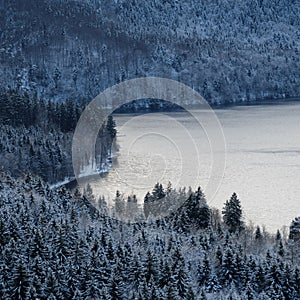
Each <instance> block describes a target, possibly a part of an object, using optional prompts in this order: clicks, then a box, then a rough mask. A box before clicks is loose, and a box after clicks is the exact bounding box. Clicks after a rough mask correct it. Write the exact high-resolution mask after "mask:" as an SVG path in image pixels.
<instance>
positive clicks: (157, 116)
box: [90, 102, 300, 232]
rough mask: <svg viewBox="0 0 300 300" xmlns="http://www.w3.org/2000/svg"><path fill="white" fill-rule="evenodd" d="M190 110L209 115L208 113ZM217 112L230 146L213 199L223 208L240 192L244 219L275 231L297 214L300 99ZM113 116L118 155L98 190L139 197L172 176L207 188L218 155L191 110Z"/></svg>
mask: <svg viewBox="0 0 300 300" xmlns="http://www.w3.org/2000/svg"><path fill="white" fill-rule="evenodd" d="M193 113H194V114H197V115H198V116H200V119H201V118H202V119H203V120H205V118H206V113H205V111H200V110H193ZM215 113H216V115H217V117H218V118H219V121H220V123H221V125H222V129H223V132H224V136H225V140H226V148H227V151H226V166H225V170H224V174H223V178H222V181H221V184H220V187H219V189H218V191H216V193H215V196H214V198H213V199H210V201H209V204H210V205H211V206H215V207H217V208H219V209H222V207H223V203H224V202H225V200H226V199H228V198H229V197H230V196H231V194H232V193H233V192H236V193H237V194H238V196H239V198H240V200H241V202H242V205H243V209H244V211H245V217H246V221H248V222H249V220H252V221H253V222H254V223H255V224H258V225H265V226H266V228H267V229H268V230H270V231H272V232H275V230H276V229H277V228H278V229H280V228H282V226H284V225H289V224H290V222H291V220H292V219H293V218H294V217H296V216H299V215H300V102H298V103H297V102H289V103H286V104H280V105H258V106H236V107H232V108H226V109H218V110H215ZM115 119H116V122H117V126H118V138H117V141H118V144H119V152H118V158H117V161H116V162H115V164H114V166H113V167H112V169H111V170H110V171H109V173H108V174H106V175H105V176H104V177H102V178H100V177H99V178H98V177H97V178H94V179H93V180H92V181H90V183H91V185H92V188H93V191H94V193H95V194H96V195H100V194H104V195H106V197H110V198H112V197H113V195H114V194H115V191H116V190H117V189H118V190H120V191H122V192H124V193H125V194H130V193H135V194H137V196H138V197H139V198H140V201H142V199H143V196H144V195H145V193H146V192H147V191H151V190H152V188H153V186H154V184H155V183H156V182H157V181H159V182H162V183H163V184H167V182H168V181H169V180H170V181H171V182H172V183H173V186H175V187H178V186H184V185H186V186H188V185H191V186H192V187H193V189H195V188H196V187H197V185H201V186H202V187H203V189H204V191H205V188H206V187H207V185H208V183H209V180H210V177H211V176H212V175H211V169H212V163H213V160H214V159H216V157H218V155H219V154H218V153H213V151H212V150H211V147H210V146H211V144H210V142H211V141H210V138H209V137H207V135H206V133H205V131H204V130H203V129H201V127H200V126H199V124H198V123H196V122H195V120H194V119H193V118H192V117H191V116H189V115H187V114H185V113H168V114H162V113H152V114H146V115H116V116H115ZM195 145H198V146H197V147H195ZM197 149H198V153H199V155H198V156H197ZM197 157H198V158H199V160H198V159H197ZM219 175H220V176H221V175H222V174H219Z"/></svg>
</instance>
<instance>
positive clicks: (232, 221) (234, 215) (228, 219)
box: [222, 193, 244, 233]
mask: <svg viewBox="0 0 300 300" xmlns="http://www.w3.org/2000/svg"><path fill="white" fill-rule="evenodd" d="M222 213H223V220H224V223H225V224H226V225H227V227H228V230H229V232H231V233H233V232H239V231H241V230H242V229H243V228H244V222H243V211H242V208H241V202H240V200H239V199H238V197H237V195H236V193H233V194H232V196H231V197H230V199H229V200H227V201H226V203H225V205H224V208H223V211H222Z"/></svg>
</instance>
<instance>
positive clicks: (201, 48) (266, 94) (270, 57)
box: [0, 0, 300, 103]
mask: <svg viewBox="0 0 300 300" xmlns="http://www.w3.org/2000/svg"><path fill="white" fill-rule="evenodd" d="M0 11H1V16H2V17H1V20H0V28H1V48H0V66H1V67H0V75H1V78H5V80H3V81H1V87H5V88H7V87H8V86H11V87H14V88H16V89H20V90H23V91H24V90H25V91H28V92H29V93H35V92H37V93H38V95H42V96H43V97H45V98H47V99H53V98H56V99H62V98H72V99H82V98H83V99H92V98H94V97H95V96H96V95H98V94H99V92H100V91H102V90H103V89H105V88H107V87H109V86H112V85H113V84H115V83H118V82H120V81H123V80H125V79H129V78H134V77H141V76H159V77H166V78H172V79H175V80H179V81H181V82H183V83H186V84H188V85H189V86H191V87H193V88H194V89H196V90H197V91H199V92H200V93H201V94H202V95H203V96H204V97H205V98H206V99H208V100H209V101H210V102H211V103H224V102H236V101H241V100H243V101H255V100H257V99H264V98H278V97H293V96H299V94H300V90H299V86H300V85H299V81H300V77H299V76H300V74H299V67H300V59H299V51H300V42H299V41H300V38H299V37H300V29H299V25H300V23H299V14H300V5H299V1H292V0H282V1H275V0H263V1H261V0H258V1H252V0H246V1H245V0H244V1H242V0H238V1H237V0H226V1H222V2H221V1H219V0H212V1H210V2H209V4H208V3H207V1H203V0H202V1H195V0H187V1H184V2H182V1H177V0H168V1H161V0H151V1H142V2H140V3H138V2H137V1H135V0H132V1H127V0H126V1H125V0H122V1H107V0H105V1H96V0H84V1H74V0H64V1H61V0H53V1H39V2H36V1H34V0H27V1H23V0H10V1H8V0H3V1H1V2H0ZM170 100H171V99H170ZM184 100H186V99H184Z"/></svg>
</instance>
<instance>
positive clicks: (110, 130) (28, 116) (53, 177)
mask: <svg viewBox="0 0 300 300" xmlns="http://www.w3.org/2000/svg"><path fill="white" fill-rule="evenodd" d="M0 107H1V110H0V125H1V126H0V154H1V155H0V168H2V169H4V170H6V171H9V172H10V173H11V174H12V175H20V174H23V173H28V172H31V173H33V174H36V175H38V176H40V177H41V178H43V179H44V180H46V181H48V182H50V183H56V182H58V181H62V180H64V179H65V178H66V177H68V178H70V177H73V176H74V171H73V166H72V157H71V155H72V153H71V148H72V137H73V132H74V130H75V127H76V125H77V121H78V119H79V117H80V114H81V112H82V110H83V108H84V107H83V106H79V105H78V104H75V103H74V102H73V101H71V100H68V101H66V102H61V103H54V102H51V101H47V102H45V101H43V100H42V99H36V98H33V99H32V98H30V97H29V95H28V94H24V95H22V94H20V93H17V92H16V91H8V92H5V93H2V94H0ZM115 137H116V124H115V121H114V119H113V118H112V116H110V117H109V118H108V121H107V123H106V124H104V126H103V127H102V129H101V130H100V132H99V135H98V140H97V148H96V149H97V153H96V155H97V160H96V163H97V164H99V168H100V169H101V167H102V166H104V165H105V164H106V163H108V160H109V158H110V155H111V153H110V150H111V145H112V142H113V139H114V138H115ZM83 166H84V164H83V163H82V166H81V167H83Z"/></svg>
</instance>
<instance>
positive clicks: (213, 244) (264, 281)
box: [0, 173, 300, 300]
mask: <svg viewBox="0 0 300 300" xmlns="http://www.w3.org/2000/svg"><path fill="white" fill-rule="evenodd" d="M191 195H192V196H190V197H189V199H190V200H189V203H190V204H187V208H188V207H189V205H191V206H194V205H196V207H197V203H198V201H200V202H201V201H202V200H200V199H202V197H203V194H202V192H201V190H200V189H199V190H197V191H196V192H195V193H192V194H191ZM118 196H119V197H121V194H120V193H119V194H118ZM90 197H92V195H91V191H89V189H87V191H86V192H85V193H84V194H81V193H80V192H79V191H75V192H74V194H71V193H70V192H69V191H67V190H66V189H65V188H59V189H56V190H51V189H49V186H47V185H45V184H44V183H43V182H42V181H41V180H39V179H37V178H34V177H31V176H25V177H24V178H23V179H18V180H16V179H13V178H12V177H10V176H8V175H6V174H4V173H1V175H0V199H1V206H0V230H1V235H0V269H1V272H0V283H1V285H0V298H1V299H162V300H165V299H189V300H190V299H216V300H217V299H222V300H223V299H264V300H266V299H270V300H271V299H272V300H273V299H300V271H299V261H298V262H297V261H293V263H292V262H291V257H290V252H291V248H290V247H291V246H290V245H289V244H288V242H287V241H286V240H285V239H283V238H282V237H281V236H279V237H278V236H277V237H273V236H271V235H269V234H267V233H265V232H264V233H261V235H260V236H259V238H258V237H257V234H255V228H251V227H245V228H244V230H243V231H240V232H239V233H231V232H229V231H228V230H227V226H226V225H225V224H223V222H222V221H221V219H219V223H218V225H216V224H214V222H213V221H209V225H208V226H207V227H205V228H203V227H198V228H197V229H196V230H189V231H180V230H177V229H176V226H177V225H176V224H177V220H176V219H175V218H174V217H166V218H159V219H157V220H153V221H151V220H150V221H148V222H144V221H141V222H137V223H128V222H121V221H117V220H116V219H114V218H111V217H109V213H108V212H107V211H106V212H105V213H104V210H105V209H110V208H108V207H107V206H105V200H104V199H100V200H101V207H100V208H99V210H96V209H95V208H94V207H93V206H92V205H91V204H90V202H89V201H88V200H91V199H90ZM192 199H193V200H192ZM129 201H130V200H129ZM112 210H114V211H115V209H114V208H113V209H112ZM211 210H212V209H211ZM112 213H115V212H112ZM194 217H195V218H197V216H194ZM188 222H189V220H187V225H188ZM280 245H283V248H282V249H281V246H280ZM280 250H283V253H281V252H280ZM294 250H295V249H294Z"/></svg>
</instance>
